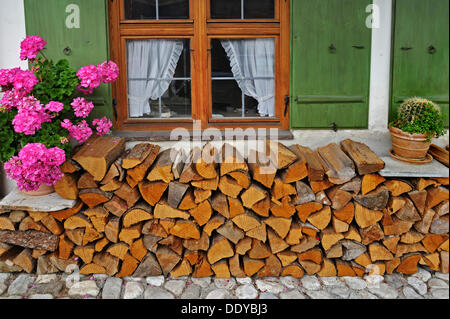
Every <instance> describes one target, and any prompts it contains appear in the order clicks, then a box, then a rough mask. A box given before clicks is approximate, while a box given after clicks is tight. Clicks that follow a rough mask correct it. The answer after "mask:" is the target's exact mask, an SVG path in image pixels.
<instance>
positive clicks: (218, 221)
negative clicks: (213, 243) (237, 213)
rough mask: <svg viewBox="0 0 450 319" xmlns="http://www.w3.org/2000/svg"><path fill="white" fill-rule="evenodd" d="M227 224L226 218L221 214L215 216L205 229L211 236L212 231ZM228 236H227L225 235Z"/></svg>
mask: <svg viewBox="0 0 450 319" xmlns="http://www.w3.org/2000/svg"><path fill="white" fill-rule="evenodd" d="M223 224H225V218H224V217H223V216H221V215H215V216H213V217H212V218H211V219H210V220H209V221H208V222H207V223H206V225H205V226H204V227H203V231H204V232H205V233H207V234H208V236H211V234H212V232H213V231H214V230H216V229H218V228H220V227H221V226H222V225H223ZM225 237H226V236H225Z"/></svg>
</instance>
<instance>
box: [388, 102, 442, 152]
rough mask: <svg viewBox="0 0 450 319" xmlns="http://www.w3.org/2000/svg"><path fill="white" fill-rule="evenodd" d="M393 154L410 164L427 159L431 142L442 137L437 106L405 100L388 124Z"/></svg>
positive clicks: (439, 111) (440, 118) (440, 120)
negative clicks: (410, 162)
mask: <svg viewBox="0 0 450 319" xmlns="http://www.w3.org/2000/svg"><path fill="white" fill-rule="evenodd" d="M389 131H390V133H391V137H392V148H393V150H392V151H393V153H394V155H395V156H396V157H399V158H403V159H405V160H410V161H424V160H425V159H426V158H427V153H428V149H429V148H430V145H431V140H432V139H433V138H434V137H436V138H437V137H440V136H442V135H444V134H445V130H444V120H443V116H442V113H441V110H440V108H439V106H437V105H436V104H435V103H433V102H432V101H429V100H427V99H424V98H420V97H413V98H409V99H407V100H405V101H404V102H403V103H402V104H401V105H400V107H399V109H398V113H397V119H396V120H395V121H394V122H392V123H390V124H389Z"/></svg>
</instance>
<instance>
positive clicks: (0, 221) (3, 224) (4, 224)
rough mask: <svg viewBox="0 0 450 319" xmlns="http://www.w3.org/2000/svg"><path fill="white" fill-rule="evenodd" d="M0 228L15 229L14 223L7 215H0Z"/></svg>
mask: <svg viewBox="0 0 450 319" xmlns="http://www.w3.org/2000/svg"><path fill="white" fill-rule="evenodd" d="M0 230H12V231H14V230H16V228H15V227H14V224H13V223H12V222H11V220H10V219H9V218H8V217H0Z"/></svg>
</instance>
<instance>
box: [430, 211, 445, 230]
mask: <svg viewBox="0 0 450 319" xmlns="http://www.w3.org/2000/svg"><path fill="white" fill-rule="evenodd" d="M448 231H449V215H448V214H447V215H445V216H441V217H439V216H435V217H434V219H433V222H432V223H431V226H430V233H432V234H440V235H442V234H448Z"/></svg>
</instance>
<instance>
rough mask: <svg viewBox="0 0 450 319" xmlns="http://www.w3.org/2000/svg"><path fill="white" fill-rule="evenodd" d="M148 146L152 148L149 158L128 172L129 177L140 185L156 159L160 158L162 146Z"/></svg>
mask: <svg viewBox="0 0 450 319" xmlns="http://www.w3.org/2000/svg"><path fill="white" fill-rule="evenodd" d="M146 145H148V146H149V148H150V152H149V153H148V155H147V157H146V158H145V159H144V160H143V161H142V163H140V164H138V165H137V166H135V167H134V168H132V169H128V170H127V176H129V177H131V178H132V179H133V180H134V181H135V182H136V183H140V182H142V181H143V180H144V178H145V176H146V174H147V171H148V170H149V168H150V167H151V166H152V165H153V163H154V162H155V160H156V157H157V156H158V154H159V151H160V146H158V145H153V144H146ZM128 156H129V155H128ZM122 163H123V162H122Z"/></svg>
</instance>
